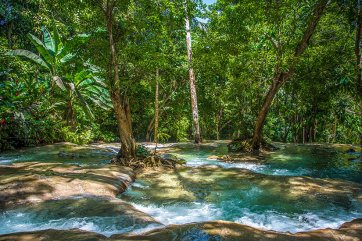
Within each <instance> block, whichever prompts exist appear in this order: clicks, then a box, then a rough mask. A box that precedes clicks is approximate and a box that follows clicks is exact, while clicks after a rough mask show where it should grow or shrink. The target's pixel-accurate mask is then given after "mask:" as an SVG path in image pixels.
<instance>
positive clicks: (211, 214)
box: [131, 202, 221, 225]
mask: <svg viewBox="0 0 362 241" xmlns="http://www.w3.org/2000/svg"><path fill="white" fill-rule="evenodd" d="M131 204H132V205H133V206H134V207H135V208H136V209H138V210H140V211H142V212H144V213H147V214H148V215H150V216H152V217H153V218H155V219H156V220H157V221H159V222H161V223H162V224H164V225H169V224H185V223H190V222H204V221H211V220H215V219H218V218H220V217H221V211H220V210H218V209H217V208H216V207H215V206H214V205H212V204H207V203H198V202H193V203H191V204H189V203H188V204H184V205H182V204H175V205H167V206H155V205H149V206H144V205H140V204H135V203H131Z"/></svg>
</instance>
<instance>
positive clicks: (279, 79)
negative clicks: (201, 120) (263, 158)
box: [252, 0, 329, 150]
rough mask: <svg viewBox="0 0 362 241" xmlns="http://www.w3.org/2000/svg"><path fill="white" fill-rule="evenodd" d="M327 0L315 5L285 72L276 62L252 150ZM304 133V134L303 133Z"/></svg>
mask: <svg viewBox="0 0 362 241" xmlns="http://www.w3.org/2000/svg"><path fill="white" fill-rule="evenodd" d="M328 2H329V0H320V1H319V2H318V4H317V5H316V7H315V9H314V11H313V14H312V16H311V18H310V20H309V23H308V26H307V29H306V30H305V32H304V34H303V37H302V39H301V40H300V41H299V43H298V45H297V47H296V49H295V52H294V59H293V60H292V62H291V63H290V64H289V66H290V67H289V69H288V70H287V71H285V72H283V71H282V69H281V68H280V64H281V63H277V66H276V68H275V75H274V78H273V83H272V85H271V86H270V88H269V91H268V93H267V95H266V97H265V99H264V102H263V105H262V108H261V110H260V111H259V114H258V117H257V119H256V122H255V128H254V136H253V141H252V146H253V149H254V150H259V149H260V145H261V141H262V132H263V127H264V123H265V120H266V117H267V115H268V112H269V109H270V106H271V105H272V103H273V100H274V97H275V95H276V94H277V93H278V91H279V89H280V88H281V87H282V86H283V85H284V83H285V82H286V81H287V80H288V79H289V78H290V76H291V75H293V73H294V68H295V64H296V62H297V61H298V60H299V58H300V56H301V55H302V54H303V53H304V51H305V50H306V49H307V47H308V44H309V40H310V39H311V37H312V35H313V33H314V31H315V29H316V27H317V25H318V22H319V20H320V18H321V16H322V15H323V12H324V9H325V8H326V6H327V4H328ZM303 135H304V134H303Z"/></svg>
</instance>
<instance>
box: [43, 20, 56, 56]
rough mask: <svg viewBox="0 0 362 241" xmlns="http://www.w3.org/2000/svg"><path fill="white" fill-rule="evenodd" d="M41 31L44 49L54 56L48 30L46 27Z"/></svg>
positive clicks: (53, 44)
mask: <svg viewBox="0 0 362 241" xmlns="http://www.w3.org/2000/svg"><path fill="white" fill-rule="evenodd" d="M41 30H42V31H43V34H44V45H45V47H46V48H47V49H48V50H50V51H52V52H53V54H54V55H55V52H56V51H55V43H54V39H53V38H52V36H51V34H50V33H49V31H48V29H47V28H46V27H44V26H43V27H42V28H41Z"/></svg>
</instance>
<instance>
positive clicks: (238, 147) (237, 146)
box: [227, 138, 279, 154]
mask: <svg viewBox="0 0 362 241" xmlns="http://www.w3.org/2000/svg"><path fill="white" fill-rule="evenodd" d="M252 142H253V140H252V138H244V139H236V140H233V141H232V142H230V143H229V144H228V145H227V146H228V150H229V152H241V153H254V152H255V153H256V154H257V153H258V152H259V151H264V152H265V151H266V152H269V151H276V150H278V149H279V148H278V147H277V146H275V145H273V144H272V143H270V142H268V141H266V140H263V141H262V142H261V150H258V151H255V150H253V146H252Z"/></svg>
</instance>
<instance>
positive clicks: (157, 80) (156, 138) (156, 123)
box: [154, 68, 160, 152]
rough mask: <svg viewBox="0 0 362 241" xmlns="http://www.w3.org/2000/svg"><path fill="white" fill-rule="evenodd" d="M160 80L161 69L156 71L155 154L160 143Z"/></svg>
mask: <svg viewBox="0 0 362 241" xmlns="http://www.w3.org/2000/svg"><path fill="white" fill-rule="evenodd" d="M159 78H160V73H159V69H158V68H157V70H156V88H155V132H154V135H155V137H154V140H155V152H156V150H157V143H158V82H159Z"/></svg>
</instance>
